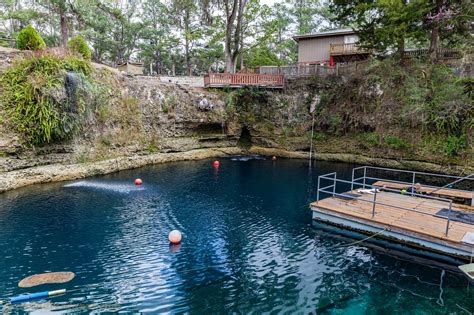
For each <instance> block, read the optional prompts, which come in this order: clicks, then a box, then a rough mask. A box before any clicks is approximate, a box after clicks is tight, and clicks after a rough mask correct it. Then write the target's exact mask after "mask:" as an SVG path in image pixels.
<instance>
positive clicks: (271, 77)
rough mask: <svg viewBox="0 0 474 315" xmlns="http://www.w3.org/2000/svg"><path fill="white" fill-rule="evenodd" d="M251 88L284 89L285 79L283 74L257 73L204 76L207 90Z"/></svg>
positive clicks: (211, 74) (210, 74)
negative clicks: (211, 88) (212, 88)
mask: <svg viewBox="0 0 474 315" xmlns="http://www.w3.org/2000/svg"><path fill="white" fill-rule="evenodd" d="M249 86H254V87H262V88H269V89H282V88H283V87H284V86H285V78H284V76H283V75H281V74H256V73H209V74H208V75H205V76H204V87H206V88H210V87H214V88H222V87H230V88H241V87H249Z"/></svg>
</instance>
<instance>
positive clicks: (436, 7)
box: [426, 0, 473, 62]
mask: <svg viewBox="0 0 474 315" xmlns="http://www.w3.org/2000/svg"><path fill="white" fill-rule="evenodd" d="M472 10H473V9H472V3H471V1H466V0H461V1H459V0H458V1H454V0H432V7H431V10H430V12H429V13H428V15H427V16H426V22H427V23H426V25H427V26H428V28H429V31H430V48H429V50H430V58H431V60H432V61H433V62H436V61H437V60H438V46H439V41H440V38H441V39H449V41H450V42H451V45H455V44H456V43H454V41H455V39H456V38H458V36H459V37H461V38H462V39H463V40H462V41H463V42H466V41H467V37H470V34H469V30H470V23H471V20H472ZM453 39H454V40H453Z"/></svg>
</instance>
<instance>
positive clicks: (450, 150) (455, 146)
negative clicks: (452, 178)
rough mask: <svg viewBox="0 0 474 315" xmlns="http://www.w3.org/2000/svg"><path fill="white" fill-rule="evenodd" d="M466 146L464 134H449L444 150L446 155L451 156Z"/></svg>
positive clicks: (457, 153)
mask: <svg viewBox="0 0 474 315" xmlns="http://www.w3.org/2000/svg"><path fill="white" fill-rule="evenodd" d="M465 148H466V135H461V136H455V135H450V136H448V138H447V139H446V142H445V146H444V152H445V153H446V155H447V156H449V157H453V156H456V155H459V153H460V152H461V151H462V150H464V149H465Z"/></svg>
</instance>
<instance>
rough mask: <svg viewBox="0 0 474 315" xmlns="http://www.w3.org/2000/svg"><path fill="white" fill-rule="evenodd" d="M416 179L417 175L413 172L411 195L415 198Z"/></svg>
mask: <svg viewBox="0 0 474 315" xmlns="http://www.w3.org/2000/svg"><path fill="white" fill-rule="evenodd" d="M415 177H416V173H415V172H413V178H412V181H411V195H412V196H413V193H414V190H415Z"/></svg>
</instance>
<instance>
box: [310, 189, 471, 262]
mask: <svg viewBox="0 0 474 315" xmlns="http://www.w3.org/2000/svg"><path fill="white" fill-rule="evenodd" d="M348 193H351V194H357V190H354V191H351V192H348ZM346 194H347V193H346ZM373 199H374V195H371V194H362V195H359V196H356V197H355V198H353V199H348V198H341V197H337V196H334V197H329V198H325V199H322V200H319V201H317V202H313V203H311V206H310V207H311V209H312V210H313V219H316V220H320V221H326V222H327V223H330V224H333V225H339V226H343V227H344V228H348V229H352V230H357V231H360V232H364V233H365V234H369V235H373V234H375V233H380V237H382V238H387V239H390V240H392V241H393V240H395V241H396V242H399V243H403V244H407V245H410V246H414V247H417V248H422V249H425V250H429V251H431V252H435V253H438V254H442V255H447V256H451V257H453V258H455V259H461V260H466V259H469V257H470V255H471V253H472V250H473V248H474V243H470V242H468V241H466V233H469V232H471V233H474V224H469V223H464V222H458V221H454V220H453V219H451V220H450V221H449V229H448V234H447V235H446V227H447V222H448V220H447V218H446V217H441V216H438V215H437V213H438V211H440V210H442V209H447V208H449V203H448V202H445V201H441V200H434V199H427V198H422V197H415V196H411V195H402V194H398V193H395V192H386V191H381V192H378V193H377V196H376V203H375V204H374V203H373ZM374 205H375V212H374V215H373V211H374ZM451 210H452V212H455V211H462V212H472V213H473V214H474V207H471V206H466V205H457V204H452V209H451ZM463 239H464V240H463Z"/></svg>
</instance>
